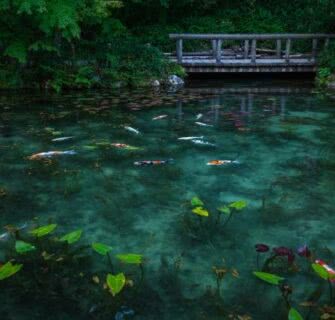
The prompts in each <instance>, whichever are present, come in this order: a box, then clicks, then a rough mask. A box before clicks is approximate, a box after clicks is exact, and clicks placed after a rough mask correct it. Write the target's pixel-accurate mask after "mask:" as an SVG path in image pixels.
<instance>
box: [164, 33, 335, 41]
mask: <svg viewBox="0 0 335 320" xmlns="http://www.w3.org/2000/svg"><path fill="white" fill-rule="evenodd" d="M169 37H170V39H184V40H191V39H192V40H218V39H221V40H274V39H276V40H277V39H278V40H279V39H334V38H335V34H327V33H255V34H252V33H235V34H234V33H226V34H225V33H217V34H215V33H213V34H211V33H208V34H207V33H200V34H195V33H171V34H170V35H169Z"/></svg>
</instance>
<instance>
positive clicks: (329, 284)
mask: <svg viewBox="0 0 335 320" xmlns="http://www.w3.org/2000/svg"><path fill="white" fill-rule="evenodd" d="M327 282H328V288H329V304H330V305H332V304H333V287H332V283H331V281H330V279H328V280H327Z"/></svg>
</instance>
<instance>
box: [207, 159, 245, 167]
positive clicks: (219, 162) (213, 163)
mask: <svg viewBox="0 0 335 320" xmlns="http://www.w3.org/2000/svg"><path fill="white" fill-rule="evenodd" d="M239 163H240V162H239V161H237V160H211V161H209V162H207V165H208V166H222V165H226V164H239Z"/></svg>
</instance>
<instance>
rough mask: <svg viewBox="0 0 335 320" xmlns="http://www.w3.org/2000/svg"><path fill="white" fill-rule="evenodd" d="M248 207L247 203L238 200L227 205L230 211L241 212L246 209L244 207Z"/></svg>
mask: <svg viewBox="0 0 335 320" xmlns="http://www.w3.org/2000/svg"><path fill="white" fill-rule="evenodd" d="M247 205H248V203H247V202H246V201H244V200H239V201H235V202H232V203H230V204H229V208H231V209H235V210H236V211H241V210H243V209H244V208H246V206H247Z"/></svg>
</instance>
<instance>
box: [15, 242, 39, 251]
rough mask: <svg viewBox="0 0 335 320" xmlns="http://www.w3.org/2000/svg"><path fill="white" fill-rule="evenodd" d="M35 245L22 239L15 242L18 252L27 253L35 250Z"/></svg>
mask: <svg viewBox="0 0 335 320" xmlns="http://www.w3.org/2000/svg"><path fill="white" fill-rule="evenodd" d="M35 249H36V248H35V246H33V245H32V244H30V243H28V242H24V241H21V240H17V241H16V242H15V250H16V252H17V253H20V254H22V253H26V252H30V251H33V250H35Z"/></svg>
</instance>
